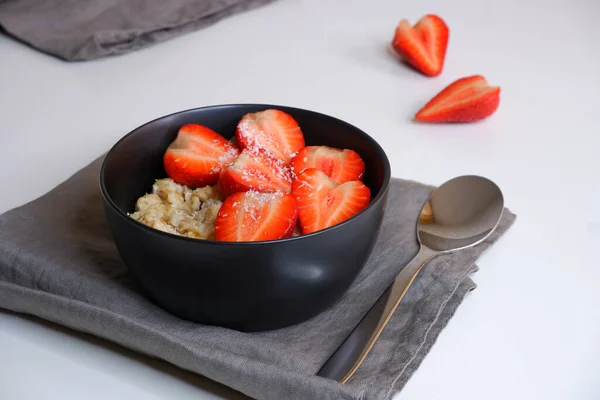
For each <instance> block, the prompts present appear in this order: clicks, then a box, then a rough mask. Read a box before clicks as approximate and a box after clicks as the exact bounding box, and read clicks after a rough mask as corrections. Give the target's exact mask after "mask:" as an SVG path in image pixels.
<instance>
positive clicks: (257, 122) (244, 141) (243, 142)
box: [235, 110, 304, 164]
mask: <svg viewBox="0 0 600 400" xmlns="http://www.w3.org/2000/svg"><path fill="white" fill-rule="evenodd" d="M235 137H236V139H237V142H238V143H239V145H240V146H241V147H242V148H249V149H263V150H265V151H266V152H267V153H268V154H269V155H271V156H273V157H275V158H278V159H280V160H282V161H283V162H284V163H286V164H289V162H290V160H291V159H292V155H293V154H294V153H296V152H297V151H298V150H300V149H301V148H303V147H304V135H302V131H301V130H300V127H299V126H298V123H297V122H296V121H295V120H294V118H292V116H291V115H289V114H286V113H285V112H283V111H279V110H265V111H260V112H256V113H250V114H246V115H244V117H243V118H242V119H241V120H240V122H239V123H238V126H237V130H236V133H235Z"/></svg>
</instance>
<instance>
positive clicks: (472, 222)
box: [417, 175, 504, 252]
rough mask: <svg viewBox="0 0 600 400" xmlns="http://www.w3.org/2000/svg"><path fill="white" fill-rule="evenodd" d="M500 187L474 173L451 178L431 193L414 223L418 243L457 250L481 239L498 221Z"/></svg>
mask: <svg viewBox="0 0 600 400" xmlns="http://www.w3.org/2000/svg"><path fill="white" fill-rule="evenodd" d="M503 210H504V198H503V196H502V191H501V190H500V188H499V187H498V186H497V185H496V184H495V183H494V182H492V181H490V180H489V179H487V178H484V177H481V176H475V175H467V176H460V177H458V178H455V179H452V180H450V181H448V182H446V183H444V184H443V185H442V186H440V187H439V188H438V189H437V190H435V191H434V192H433V194H432V195H431V198H430V200H429V201H428V202H427V203H425V205H424V206H423V209H422V210H421V214H420V216H419V221H418V223H417V238H418V240H419V243H420V244H421V245H422V246H427V247H429V248H430V249H432V250H435V251H439V252H449V251H456V250H461V249H464V248H466V247H470V246H475V245H476V244H478V243H480V242H482V241H483V240H485V239H486V238H487V237H488V236H489V235H490V234H491V233H492V232H493V231H494V229H496V226H497V225H498V223H499V222H500V218H501V217H502V211H503Z"/></svg>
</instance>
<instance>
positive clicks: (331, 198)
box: [292, 168, 371, 234]
mask: <svg viewBox="0 0 600 400" xmlns="http://www.w3.org/2000/svg"><path fill="white" fill-rule="evenodd" d="M292 194H293V195H294V197H295V198H296V201H297V202H298V216H299V218H300V226H301V227H302V233H303V234H307V233H311V232H316V231H319V230H321V229H325V228H328V227H330V226H333V225H336V224H339V223H340V222H342V221H345V220H347V219H348V218H351V217H352V216H354V215H356V214H358V213H359V212H360V211H362V210H363V209H364V208H365V207H367V206H368V205H369V202H370V200H371V191H370V190H369V188H368V187H367V186H365V185H364V184H363V183H362V182H361V181H349V182H346V183H343V184H341V185H339V184H337V183H336V182H335V181H334V180H333V179H331V178H329V177H328V176H327V175H326V174H325V173H324V172H323V171H320V170H318V169H316V168H309V169H307V170H305V171H304V172H302V173H301V174H300V175H298V178H297V179H296V180H295V181H294V184H293V186H292Z"/></svg>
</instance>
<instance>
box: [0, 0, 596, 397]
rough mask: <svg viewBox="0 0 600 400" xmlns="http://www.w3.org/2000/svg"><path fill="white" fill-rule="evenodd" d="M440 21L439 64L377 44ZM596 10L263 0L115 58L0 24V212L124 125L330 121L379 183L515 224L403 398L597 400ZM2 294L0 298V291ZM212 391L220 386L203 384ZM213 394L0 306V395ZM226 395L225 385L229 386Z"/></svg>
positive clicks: (186, 378) (459, 0) (49, 183)
mask: <svg viewBox="0 0 600 400" xmlns="http://www.w3.org/2000/svg"><path fill="white" fill-rule="evenodd" d="M428 12H434V13H437V14H439V15H440V16H442V17H443V18H444V19H445V20H446V22H447V23H448V25H449V26H450V29H451V37H450V43H449V48H448V53H447V58H446V66H445V69H444V72H443V74H442V75H441V76H439V77H437V78H426V77H424V76H422V75H419V74H417V73H415V72H414V71H412V70H410V69H408V68H407V67H405V66H404V65H402V64H400V63H399V62H398V60H397V59H396V58H395V57H393V56H392V55H391V54H390V53H389V50H388V44H389V42H390V40H391V38H392V35H393V32H394V29H395V26H396V24H397V23H398V21H399V20H400V19H401V18H403V17H406V18H408V19H409V20H410V21H411V22H413V23H414V22H416V20H418V19H419V18H420V17H421V16H422V15H424V14H426V13H428ZM599 17H600V2H598V1H597V0H588V1H584V0H564V1H555V0H535V1H533V0H531V1H519V0H511V1H508V0H505V1H486V2H483V1H479V2H475V1H467V0H452V1H441V0H439V1H427V0H419V1H411V2H409V1H397V0H390V1H364V0H363V1H360V0H354V1H342V0H338V1H334V0H329V1H321V0H304V1H302V0H279V1H277V2H275V3H273V4H271V5H268V6H265V7H262V8H259V9H256V10H253V11H251V12H247V13H244V14H240V15H237V16H234V17H231V18H228V19H227V20H224V21H222V22H220V23H218V24H216V25H213V26H212V27H210V28H207V29H204V30H201V31H199V32H196V33H192V34H189V35H186V36H184V37H180V38H178V39H175V40H171V41H169V42H166V43H163V44H159V45H156V46H154V47H152V48H149V49H147V50H143V51H138V52H135V53H132V54H129V55H126V56H120V57H115V58H110V59H103V60H98V61H93V62H85V63H65V62H63V61H60V60H57V59H54V58H51V57H49V56H46V55H43V54H40V53H38V52H35V51H33V50H31V49H29V48H27V47H26V46H23V45H21V44H18V43H16V42H15V41H13V40H11V39H8V38H6V37H4V36H0V183H1V184H2V186H1V187H2V189H1V190H2V191H1V196H0V212H2V211H5V210H8V209H9V208H12V207H14V206H18V205H20V204H22V203H24V202H26V201H29V200H31V199H33V198H35V197H37V196H39V195H41V194H43V193H44V192H46V191H48V190H49V189H51V188H52V187H54V186H55V185H56V184H58V183H60V182H61V181H63V180H64V179H66V178H68V177H69V176H70V175H71V174H72V173H74V172H75V171H77V170H78V169H79V168H81V167H83V166H85V165H86V164H87V163H88V162H90V161H91V160H93V159H94V158H96V157H97V156H99V155H100V154H101V153H103V152H105V151H106V150H107V149H108V148H109V147H110V146H111V145H112V144H113V143H114V142H115V141H117V139H119V138H120V137H121V136H123V135H125V134H126V133H127V132H129V131H130V130H131V129H133V128H135V127H137V126H139V125H141V124H143V123H144V122H146V121H148V120H151V119H154V118H156V117H158V116H161V115H164V114H168V113H171V112H175V111H178V110H182V109H188V108H193V107H198V106H204V105H211V104H218V103H237V102H266V103H275V104H283V105H291V106H297V107H303V108H309V109H313V110H316V111H320V112H324V113H328V114H331V115H333V116H336V117H338V118H342V119H344V120H347V121H348V122H350V123H352V124H355V125H357V126H358V127H360V128H362V129H364V130H365V131H366V132H368V133H369V134H370V135H372V136H373V137H375V138H376V139H377V140H378V141H379V143H380V144H381V145H382V146H383V147H384V149H385V150H386V152H387V153H388V155H389V156H390V158H391V162H392V167H393V175H394V176H398V177H403V178H408V179H416V180H420V181H423V182H427V183H431V184H440V183H442V182H443V181H445V180H447V179H449V178H452V177H454V176H456V175H461V174H481V175H484V176H487V177H489V178H491V179H493V180H495V181H496V182H497V183H498V184H499V186H500V187H501V188H502V190H503V191H504V193H505V199H506V203H507V205H508V207H509V208H510V209H511V210H512V211H514V212H516V213H517V214H518V220H517V222H516V225H515V226H514V227H513V228H512V229H511V230H510V231H509V233H508V234H507V235H506V236H505V237H504V238H503V239H502V240H501V241H500V242H499V243H498V244H497V245H496V246H494V247H493V249H491V250H490V251H489V252H488V253H486V254H485V255H484V257H483V258H482V259H481V260H480V263H479V264H480V267H481V269H480V271H479V272H478V273H477V274H476V275H475V276H474V279H475V281H476V282H477V284H478V285H479V287H478V289H477V290H476V291H474V292H472V293H471V294H470V295H469V296H468V297H467V299H466V301H465V302H464V303H463V305H462V306H461V307H460V308H459V310H458V312H457V314H456V316H455V317H454V318H453V319H452V320H451V322H450V323H449V325H448V327H447V328H446V329H445V330H444V331H443V332H442V334H441V336H440V337H439V340H438V342H437V343H436V345H435V346H434V348H433V350H432V351H431V353H430V354H429V355H428V356H427V358H426V359H425V361H424V362H423V364H422V365H421V367H420V368H419V370H418V371H417V372H416V373H415V375H414V376H413V377H412V378H411V380H410V381H409V383H408V384H407V386H406V387H405V389H404V391H403V392H402V393H401V394H400V395H399V396H398V398H400V399H443V400H454V399H460V400H465V399H488V400H491V399H544V400H551V399H586V400H587V399H590V400H591V399H599V398H600V380H598V376H599V373H600V372H599V371H600V346H599V344H598V340H599V339H600V295H599V292H600V291H599V289H598V286H599V284H600V272H599V269H600V265H598V262H593V260H592V257H593V256H594V253H595V252H594V250H596V249H598V247H599V245H600V178H599V174H600V93H599V89H600V24H599V23H598V18H599ZM471 74H483V75H484V76H485V77H486V78H487V79H488V80H489V82H490V83H492V84H494V85H499V86H501V88H502V93H501V105H500V108H499V109H498V111H497V113H496V114H494V115H493V116H492V117H490V118H489V119H488V120H485V121H483V122H481V123H477V124H471V125H435V126H434V125H424V124H415V123H413V122H411V118H412V115H413V114H414V113H415V112H416V111H417V110H418V108H419V107H420V106H421V105H422V104H424V103H425V102H426V101H427V100H429V98H430V97H432V96H433V95H435V94H436V93H437V92H438V91H439V90H441V89H442V88H443V87H444V86H446V85H447V84H449V83H450V82H452V81H453V80H455V79H457V78H460V77H463V76H466V75H471ZM0 295H1V293H0ZM217 393H220V395H218V394H217ZM230 393H231V392H229V391H228V390H225V389H223V388H220V387H217V386H215V385H214V384H211V383H209V382H207V381H206V380H204V379H202V378H199V377H195V376H194V375H192V374H188V373H183V372H181V371H179V370H178V369H176V368H174V367H170V366H167V365H166V364H164V363H162V362H158V361H150V360H148V359H146V358H144V357H139V356H135V355H133V354H132V353H130V352H128V351H125V350H122V349H120V348H118V347H116V346H112V345H109V344H107V343H105V342H103V341H100V340H96V339H90V338H86V337H84V336H81V335H78V334H74V333H72V332H70V331H67V330H62V329H60V328H57V327H55V326H53V325H49V324H45V323H40V322H38V321H36V320H33V319H28V318H23V317H21V316H17V315H15V314H11V313H7V312H0V398H2V399H9V400H12V399H36V400H40V399H62V400H68V399H83V398H85V399H90V400H92V399H108V398H110V399H131V398H136V399H142V398H143V399H175V398H176V399H209V398H218V397H217V396H225V398H233V397H232V396H233V395H232V394H230ZM238 396H239V395H238Z"/></svg>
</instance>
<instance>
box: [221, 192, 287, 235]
mask: <svg viewBox="0 0 600 400" xmlns="http://www.w3.org/2000/svg"><path fill="white" fill-rule="evenodd" d="M297 221H298V207H297V206H296V199H295V198H294V196H292V195H291V194H286V193H281V192H279V193H258V192H254V191H249V192H239V193H234V194H232V195H231V196H229V197H228V198H227V199H226V200H225V201H224V202H223V205H222V206H221V208H220V209H219V213H218V214H217V220H216V221H215V237H216V239H217V240H220V241H225V242H253V241H261V240H276V239H283V238H287V237H290V236H291V234H292V232H293V231H294V227H295V226H296V222H297Z"/></svg>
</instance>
